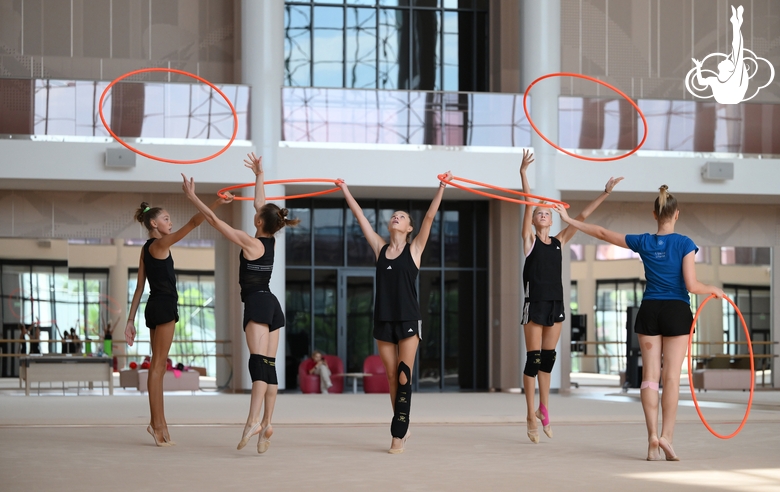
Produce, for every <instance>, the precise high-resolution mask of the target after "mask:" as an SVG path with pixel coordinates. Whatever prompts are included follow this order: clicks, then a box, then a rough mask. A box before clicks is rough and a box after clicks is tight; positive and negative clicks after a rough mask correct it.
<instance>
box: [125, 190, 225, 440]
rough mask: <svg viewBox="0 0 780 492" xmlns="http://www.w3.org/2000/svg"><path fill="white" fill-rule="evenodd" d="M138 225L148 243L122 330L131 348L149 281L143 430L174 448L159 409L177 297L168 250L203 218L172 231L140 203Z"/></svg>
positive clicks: (166, 219) (167, 220) (161, 214)
mask: <svg viewBox="0 0 780 492" xmlns="http://www.w3.org/2000/svg"><path fill="white" fill-rule="evenodd" d="M228 202H230V200H217V201H215V202H214V204H213V205H212V207H213V208H216V207H217V206H218V205H220V204H222V203H228ZM135 218H136V220H137V221H138V222H140V223H142V224H143V225H144V226H146V230H148V231H149V240H148V241H146V244H144V246H143V248H142V249H141V259H140V261H139V262H138V281H137V282H136V285H135V293H134V294H133V301H132V303H131V304H130V312H129V313H128V316H127V325H126V326H125V340H126V341H127V345H128V346H130V347H132V346H133V341H134V340H135V315H136V311H138V304H139V303H140V302H141V295H142V294H143V292H144V284H145V283H146V281H147V280H148V281H149V291H150V292H149V299H148V300H147V301H146V310H145V311H144V317H145V318H146V326H147V327H148V328H149V340H150V342H151V345H152V359H151V362H150V364H149V409H150V411H151V414H152V417H151V423H150V424H149V426H148V427H147V428H146V430H147V432H149V434H151V435H152V437H153V438H154V443H155V444H157V445H158V446H171V445H173V444H175V443H174V442H173V441H172V440H171V436H170V434H169V433H168V423H167V422H166V421H165V409H164V406H163V377H164V376H165V371H166V369H167V367H168V351H169V350H170V348H171V342H172V341H173V332H174V328H175V326H176V322H177V321H179V312H178V310H177V307H176V304H177V303H178V300H179V294H178V292H176V274H175V273H174V271H173V256H172V255H171V250H170V248H171V246H173V245H174V244H176V243H177V242H179V241H181V240H182V239H184V237H185V236H186V235H187V234H189V233H190V232H191V231H192V230H193V229H195V228H196V227H198V226H199V225H200V224H201V223H202V222H203V218H204V217H203V214H202V213H197V214H195V215H194V216H193V217H192V218H191V219H190V221H189V222H187V223H186V224H184V227H182V228H181V229H179V230H178V231H176V232H174V231H173V223H172V222H171V216H170V214H169V213H168V212H166V211H165V209H163V208H161V207H151V206H149V204H148V203H146V202H143V203H141V206H140V208H138V210H137V211H136V213H135Z"/></svg>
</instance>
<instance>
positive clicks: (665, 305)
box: [634, 300, 693, 337]
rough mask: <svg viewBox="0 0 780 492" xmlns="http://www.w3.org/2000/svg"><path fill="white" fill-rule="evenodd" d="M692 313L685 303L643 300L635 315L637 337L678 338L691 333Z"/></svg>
mask: <svg viewBox="0 0 780 492" xmlns="http://www.w3.org/2000/svg"><path fill="white" fill-rule="evenodd" d="M691 324H693V313H691V306H690V304H688V303H687V302H685V301H672V300H670V301H657V300H643V301H642V304H641V305H640V306H639V312H638V313H637V315H636V324H634V331H635V332H636V334H637V335H650V336H657V335H661V336H664V337H680V336H683V335H688V334H689V333H690V332H691Z"/></svg>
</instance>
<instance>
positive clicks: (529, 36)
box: [518, 0, 571, 389]
mask: <svg viewBox="0 0 780 492" xmlns="http://www.w3.org/2000/svg"><path fill="white" fill-rule="evenodd" d="M520 18H521V22H522V25H523V33H522V36H523V37H522V49H521V50H520V56H521V60H520V66H521V67H522V74H521V80H522V87H523V90H525V88H526V87H527V86H528V84H530V83H531V82H533V81H534V80H535V79H536V78H538V77H540V76H542V75H546V74H548V73H554V72H560V71H561V2H560V0H544V1H539V0H524V1H523V2H522V4H521V7H520ZM559 95H560V79H559V78H557V77H555V78H551V79H547V80H544V81H543V82H540V83H539V84H537V85H535V86H534V87H533V89H532V90H531V94H530V96H529V98H530V112H531V118H533V120H534V123H535V124H536V126H537V127H538V128H539V130H540V131H541V132H542V133H544V134H545V135H546V136H547V138H549V139H550V140H552V141H553V142H557V141H558V96H559ZM531 146H532V147H533V149H534V155H535V158H536V160H535V162H534V163H533V165H532V167H533V173H534V176H535V179H534V188H533V190H532V191H533V193H534V194H535V195H540V196H544V197H547V198H553V199H556V200H557V199H560V196H561V194H560V191H559V190H558V188H557V186H556V184H555V159H556V154H557V150H555V149H554V148H552V147H551V146H550V145H549V144H548V143H547V142H545V141H544V140H542V138H541V137H539V136H538V135H537V134H536V133H535V132H532V133H531ZM519 165H520V163H519V162H518V166H519ZM555 219H557V220H556V221H555V224H556V225H554V226H553V230H552V231H551V233H552V234H555V233H557V232H558V231H559V230H560V227H559V226H560V220H559V219H558V218H557V217H555ZM564 253H565V252H564ZM518 254H520V252H518ZM566 265H568V261H564V267H565V266H566ZM563 276H564V278H566V279H568V278H569V275H568V273H567V274H564V275H563ZM563 292H564V294H563V300H564V305H568V302H569V289H568V288H567V285H564V289H563ZM567 312H568V311H567ZM569 326H570V325H569V319H568V316H567V319H566V322H565V323H564V324H563V329H562V336H561V339H564V338H566V339H568V338H569V334H568V330H569V329H570V328H569ZM563 332H565V333H566V336H565V337H564V336H563ZM557 351H558V362H557V363H556V364H555V367H554V369H553V373H552V382H551V387H552V388H555V389H560V388H562V387H563V388H566V389H568V385H569V374H568V373H567V374H565V385H564V384H563V379H564V377H563V375H562V372H561V364H560V362H561V361H562V360H563V359H565V358H568V357H571V354H570V347H569V345H568V344H561V343H559V344H558V348H557ZM525 352H526V351H525V349H523V350H521V353H520V359H521V364H520V367H524V366H525ZM567 366H568V364H567Z"/></svg>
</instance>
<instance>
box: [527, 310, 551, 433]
mask: <svg viewBox="0 0 780 492" xmlns="http://www.w3.org/2000/svg"><path fill="white" fill-rule="evenodd" d="M542 331H543V329H542V325H538V324H536V323H534V322H530V323H528V324H527V325H525V326H523V333H524V334H525V350H526V352H530V351H533V350H541V348H542ZM548 381H549V379H548ZM540 382H541V381H540ZM548 389H549V386H548ZM523 390H524V392H525V404H526V416H525V420H526V424H527V426H528V437H529V438H530V439H531V440H532V441H533V442H539V434H538V430H537V429H538V428H537V425H536V414H535V412H536V408H535V407H536V405H535V403H534V396H535V393H536V378H532V377H531V376H528V375H527V374H525V373H523ZM534 433H535V435H536V439H534V438H533V437H532V436H533V435H534Z"/></svg>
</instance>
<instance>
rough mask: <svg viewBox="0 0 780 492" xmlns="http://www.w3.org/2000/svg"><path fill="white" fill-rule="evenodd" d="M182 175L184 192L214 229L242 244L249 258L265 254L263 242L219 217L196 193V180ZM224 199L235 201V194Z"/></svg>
mask: <svg viewBox="0 0 780 492" xmlns="http://www.w3.org/2000/svg"><path fill="white" fill-rule="evenodd" d="M181 177H182V178H183V179H184V183H183V184H182V186H181V188H182V190H184V194H185V195H186V196H187V198H188V199H189V200H190V201H191V202H192V204H193V205H195V208H197V209H198V210H199V211H200V212H201V213H202V214H203V216H204V217H205V218H206V221H207V222H208V223H209V224H211V226H212V227H213V228H214V229H216V230H217V231H219V233H220V234H222V235H223V236H225V239H227V240H228V241H230V242H233V243H235V244H237V245H239V246H241V248H243V249H244V251H246V257H247V258H249V259H254V258H260V257H261V256H263V254H264V253H265V248H264V247H263V243H261V242H260V241H257V240H255V238H253V237H252V236H250V235H249V234H247V233H246V232H244V231H241V230H238V229H234V228H233V227H231V226H229V225H228V224H227V223H226V222H225V221H223V220H222V219H220V218H219V217H217V214H215V213H214V211H213V210H211V209H210V208H209V207H207V206H206V204H205V203H203V202H202V201H201V199H200V198H198V195H196V194H195V180H194V179H193V178H190V179H187V176H185V175H184V174H182V175H181ZM224 201H225V203H229V202H231V201H233V195H230V194H228V195H227V198H226V199H224Z"/></svg>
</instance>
